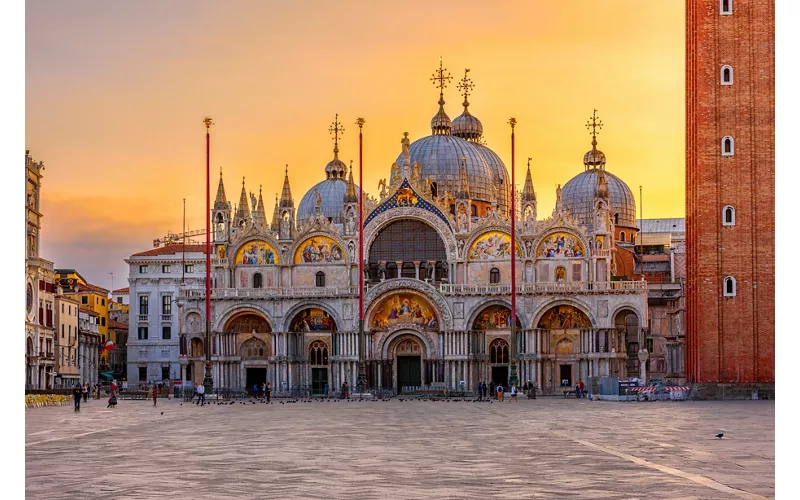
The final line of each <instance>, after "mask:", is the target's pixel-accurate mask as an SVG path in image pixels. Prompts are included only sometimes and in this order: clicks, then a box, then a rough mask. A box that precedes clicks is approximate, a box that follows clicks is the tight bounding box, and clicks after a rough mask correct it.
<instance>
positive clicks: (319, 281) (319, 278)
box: [317, 271, 325, 287]
mask: <svg viewBox="0 0 800 500" xmlns="http://www.w3.org/2000/svg"><path fill="white" fill-rule="evenodd" d="M317 286H318V287H324V286H325V273H323V272H322V271H318V272H317Z"/></svg>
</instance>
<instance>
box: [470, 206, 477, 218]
mask: <svg viewBox="0 0 800 500" xmlns="http://www.w3.org/2000/svg"><path fill="white" fill-rule="evenodd" d="M470 213H471V214H472V216H473V217H477V216H478V207H477V206H475V205H472V206H471V207H470Z"/></svg>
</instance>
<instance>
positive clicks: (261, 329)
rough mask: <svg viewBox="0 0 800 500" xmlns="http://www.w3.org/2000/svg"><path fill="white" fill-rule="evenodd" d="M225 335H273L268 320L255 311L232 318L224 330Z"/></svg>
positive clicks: (235, 315)
mask: <svg viewBox="0 0 800 500" xmlns="http://www.w3.org/2000/svg"><path fill="white" fill-rule="evenodd" d="M223 331H224V332H225V333H271V332H272V325H270V323H269V321H268V320H267V318H265V317H264V316H262V315H261V314H259V313H257V312H255V311H242V312H240V313H238V314H234V315H233V316H231V317H230V318H229V319H228V320H227V321H226V322H225V327H224V328H223Z"/></svg>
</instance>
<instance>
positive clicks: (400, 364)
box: [389, 333, 425, 394]
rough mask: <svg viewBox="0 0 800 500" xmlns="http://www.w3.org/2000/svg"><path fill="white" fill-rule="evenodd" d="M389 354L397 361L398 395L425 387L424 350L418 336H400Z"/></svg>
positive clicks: (391, 345)
mask: <svg viewBox="0 0 800 500" xmlns="http://www.w3.org/2000/svg"><path fill="white" fill-rule="evenodd" d="M389 353H390V355H391V356H392V357H393V358H394V359H395V371H396V373H395V377H394V379H395V381H396V382H395V387H396V389H397V393H398V394H401V393H403V392H409V391H413V390H415V389H416V388H417V387H420V386H422V385H424V380H425V374H424V364H423V362H422V361H423V359H422V358H423V353H424V348H423V345H422V342H420V340H419V338H417V336H416V335H414V334H411V333H409V334H403V335H400V336H399V337H397V338H396V339H395V340H394V341H392V343H391V344H390V345H389Z"/></svg>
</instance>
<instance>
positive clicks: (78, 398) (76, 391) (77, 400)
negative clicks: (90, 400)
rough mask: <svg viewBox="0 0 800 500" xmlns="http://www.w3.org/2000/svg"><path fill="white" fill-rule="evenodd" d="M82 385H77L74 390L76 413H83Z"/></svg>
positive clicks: (73, 398) (73, 400)
mask: <svg viewBox="0 0 800 500" xmlns="http://www.w3.org/2000/svg"><path fill="white" fill-rule="evenodd" d="M81 393H82V390H81V385H80V384H75V389H73V390H72V402H73V403H74V404H75V410H74V411H81Z"/></svg>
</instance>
